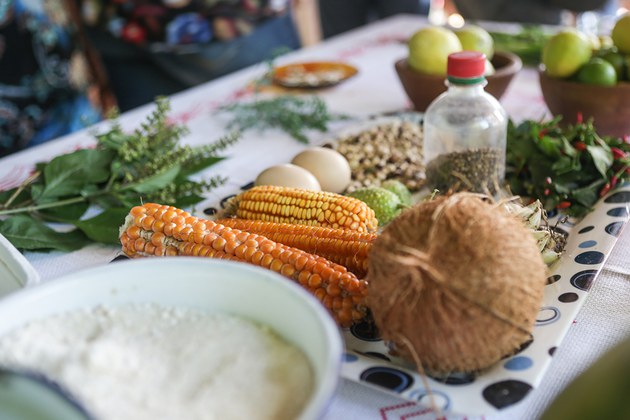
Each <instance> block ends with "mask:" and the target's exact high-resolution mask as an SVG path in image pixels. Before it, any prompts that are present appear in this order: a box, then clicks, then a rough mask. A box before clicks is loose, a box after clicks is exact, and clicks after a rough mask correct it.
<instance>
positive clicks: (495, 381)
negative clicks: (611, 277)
mask: <svg viewBox="0 0 630 420" xmlns="http://www.w3.org/2000/svg"><path fill="white" fill-rule="evenodd" d="M629 214H630V184H626V185H624V186H623V187H621V188H618V189H616V190H614V191H612V192H611V193H609V194H608V195H607V196H606V197H605V198H603V199H602V200H600V201H599V202H598V204H597V205H596V207H595V210H594V211H593V212H591V213H590V214H588V215H587V216H586V217H585V218H584V219H582V220H579V221H575V220H573V221H571V220H569V221H567V222H565V223H561V224H559V225H558V228H559V229H561V230H563V231H565V232H567V233H568V238H567V245H566V248H565V252H564V254H563V255H562V256H561V258H560V260H558V261H556V262H555V263H554V265H553V266H552V267H551V273H550V277H549V278H548V281H547V286H546V288H545V293H544V298H543V304H542V306H541V308H540V312H539V314H538V317H537V321H536V325H535V327H534V332H533V336H534V337H533V340H532V341H531V342H528V343H525V344H524V345H523V346H522V348H521V349H520V351H519V352H518V353H517V354H515V355H513V356H511V357H509V358H506V359H504V360H502V361H501V362H500V363H497V364H496V365H495V366H494V367H492V368H491V369H489V370H488V371H486V372H484V373H482V374H478V375H476V376H475V375H472V374H457V375H452V376H449V377H446V378H431V377H429V378H427V380H426V381H424V380H423V378H422V377H421V376H420V375H419V374H418V373H417V372H416V371H415V369H414V368H413V366H412V365H410V364H409V363H408V362H406V361H404V360H401V359H399V358H396V357H393V356H391V355H390V354H389V353H388V348H387V346H386V344H385V343H384V342H383V341H382V340H381V339H380V338H379V336H378V332H377V331H376V330H375V329H374V328H373V327H372V326H370V325H368V324H367V323H365V324H359V325H355V326H353V327H352V328H351V329H348V330H345V331H344V339H345V342H346V351H347V352H346V355H345V362H344V364H343V368H342V375H343V376H344V377H346V378H348V379H350V380H354V381H358V382H362V383H365V384H369V385H375V386H378V387H381V388H385V389H387V390H389V391H391V392H394V393H397V394H398V395H400V396H401V397H404V398H408V399H411V400H414V401H419V402H421V403H424V404H426V405H429V403H430V401H429V396H428V391H427V386H428V387H429V388H430V390H431V393H432V395H433V398H434V401H435V403H436V404H437V405H438V406H439V407H441V409H442V410H444V411H449V412H453V413H457V414H464V415H484V414H491V413H493V412H497V411H499V410H501V409H503V408H506V407H508V406H510V405H512V404H515V403H517V402H519V401H521V400H522V399H523V398H524V397H525V396H526V395H527V394H528V393H529V392H530V391H531V390H532V389H533V388H535V387H536V386H538V384H540V382H541V380H542V378H543V376H544V374H545V371H546V370H547V368H548V367H549V364H550V363H551V359H552V355H553V352H554V351H555V349H556V347H557V346H559V345H560V343H561V341H562V339H563V338H564V336H565V334H566V333H567V331H568V329H569V327H570V326H571V324H572V322H573V320H574V318H575V316H576V315H577V313H578V311H579V310H580V308H581V307H582V304H583V303H584V300H585V298H586V295H587V294H588V291H589V289H590V286H591V284H592V282H593V281H594V280H595V279H596V278H597V276H598V274H599V272H600V270H601V268H602V267H603V265H604V263H605V261H606V259H607V257H608V256H609V254H610V252H611V250H612V248H613V246H614V245H615V242H616V241H617V237H618V236H619V234H620V232H621V231H622V229H623V227H624V225H625V224H626V223H627V222H628V219H629ZM552 223H553V221H552Z"/></svg>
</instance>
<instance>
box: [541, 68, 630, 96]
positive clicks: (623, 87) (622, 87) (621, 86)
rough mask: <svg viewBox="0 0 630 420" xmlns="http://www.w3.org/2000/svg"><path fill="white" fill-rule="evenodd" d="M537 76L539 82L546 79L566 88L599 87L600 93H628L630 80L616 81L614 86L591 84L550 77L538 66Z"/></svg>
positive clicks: (590, 88)
mask: <svg viewBox="0 0 630 420" xmlns="http://www.w3.org/2000/svg"><path fill="white" fill-rule="evenodd" d="M538 78H539V79H540V81H541V82H543V81H547V82H550V83H555V84H557V85H559V86H563V87H566V88H567V89H588V90H593V89H601V91H602V93H603V92H608V93H612V92H615V91H616V92H622V91H628V93H630V82H628V81H625V80H623V81H621V82H617V84H616V85H615V86H601V85H592V84H588V83H582V82H578V81H575V80H567V79H560V78H557V77H551V76H549V75H548V74H547V73H545V70H544V69H543V68H542V67H539V68H538ZM541 88H542V86H541Z"/></svg>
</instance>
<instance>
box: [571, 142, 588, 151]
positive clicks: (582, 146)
mask: <svg viewBox="0 0 630 420" xmlns="http://www.w3.org/2000/svg"><path fill="white" fill-rule="evenodd" d="M573 147H575V150H578V151H580V152H583V151H584V150H586V143H584V142H583V141H576V142H575V143H573Z"/></svg>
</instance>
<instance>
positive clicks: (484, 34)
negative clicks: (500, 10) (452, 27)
mask: <svg viewBox="0 0 630 420" xmlns="http://www.w3.org/2000/svg"><path fill="white" fill-rule="evenodd" d="M455 35H457V38H459V41H460V42H461V43H462V48H463V49H464V50H466V51H479V52H482V53H484V54H485V55H486V58H487V59H488V60H490V59H491V58H492V56H493V55H494V40H493V39H492V36H491V35H490V34H489V33H488V31H486V30H485V29H483V28H482V27H480V26H475V25H468V26H465V27H463V28H462V29H460V30H458V31H456V32H455Z"/></svg>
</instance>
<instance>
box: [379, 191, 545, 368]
mask: <svg viewBox="0 0 630 420" xmlns="http://www.w3.org/2000/svg"><path fill="white" fill-rule="evenodd" d="M368 272H369V275H368V282H369V298H368V299H369V306H370V308H371V311H372V315H373V317H374V321H375V323H376V325H377V327H378V328H379V330H380V332H381V335H382V337H383V339H385V340H388V341H390V342H391V343H393V344H394V346H395V350H396V352H397V353H398V354H399V355H401V356H403V357H405V358H407V359H409V360H410V361H413V362H415V364H416V365H417V366H418V370H419V371H420V372H421V373H422V372H427V373H431V374H437V375H448V374H450V373H453V372H477V371H480V370H483V369H486V368H488V367H490V366H492V365H493V364H495V363H496V362H497V361H499V360H500V359H501V358H503V357H505V356H507V355H510V354H513V353H514V352H515V350H517V349H518V348H519V347H520V346H521V345H522V344H523V343H524V342H526V341H528V340H530V339H531V332H532V329H533V326H534V322H535V320H536V315H537V313H538V311H539V309H540V305H541V301H542V295H543V288H544V286H545V284H546V279H547V267H546V265H545V264H544V263H543V261H542V258H541V256H540V252H539V250H538V246H537V245H536V241H535V240H534V238H533V237H532V236H531V234H530V233H529V232H528V230H527V229H526V227H525V226H524V225H523V223H522V222H521V221H519V220H518V219H517V218H515V217H514V216H510V215H508V214H507V213H506V212H505V210H503V206H502V205H500V204H495V203H491V202H489V201H488V200H487V199H484V197H482V196H480V195H478V194H471V193H456V194H453V195H450V196H446V197H438V198H435V199H433V200H431V201H428V202H424V203H421V204H418V205H416V206H414V207H412V208H410V209H407V210H406V211H404V212H403V213H402V214H401V215H400V216H398V217H397V218H396V219H394V220H393V221H392V222H390V223H389V224H388V225H387V226H386V227H385V229H384V230H383V232H382V233H381V235H379V237H378V238H377V240H376V241H375V242H374V244H373V248H372V251H371V254H370V259H369V267H368Z"/></svg>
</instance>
